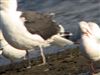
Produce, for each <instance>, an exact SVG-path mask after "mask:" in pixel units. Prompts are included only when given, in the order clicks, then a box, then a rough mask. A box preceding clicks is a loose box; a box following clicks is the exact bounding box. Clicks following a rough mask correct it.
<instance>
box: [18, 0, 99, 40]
mask: <svg viewBox="0 0 100 75" xmlns="http://www.w3.org/2000/svg"><path fill="white" fill-rule="evenodd" d="M18 10H34V11H38V12H45V13H50V12H54V13H56V16H55V19H56V21H57V22H58V23H59V24H62V25H63V26H64V27H65V29H66V30H68V31H70V32H72V33H73V34H74V35H73V37H72V39H73V40H77V39H79V38H80V32H79V24H78V23H79V22H80V21H82V20H85V21H93V22H96V23H98V24H99V25H100V0H20V1H19V8H18Z"/></svg>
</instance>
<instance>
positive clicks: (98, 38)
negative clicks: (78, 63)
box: [80, 21, 100, 73]
mask: <svg viewBox="0 0 100 75" xmlns="http://www.w3.org/2000/svg"><path fill="white" fill-rule="evenodd" d="M80 29H81V32H82V34H81V43H80V49H81V51H82V52H83V55H84V56H85V57H86V58H87V59H88V60H89V61H90V67H91V70H92V71H93V73H95V72H96V71H95V69H94V66H93V63H92V62H97V61H100V27H99V26H98V25H97V24H96V23H94V22H85V21H82V22H80Z"/></svg>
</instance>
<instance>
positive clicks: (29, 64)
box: [26, 50, 31, 69]
mask: <svg viewBox="0 0 100 75" xmlns="http://www.w3.org/2000/svg"><path fill="white" fill-rule="evenodd" d="M26 52H27V54H26V58H27V61H28V66H27V69H29V68H31V60H30V57H29V52H28V50H26Z"/></svg>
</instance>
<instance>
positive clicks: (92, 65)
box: [89, 61, 96, 75]
mask: <svg viewBox="0 0 100 75" xmlns="http://www.w3.org/2000/svg"><path fill="white" fill-rule="evenodd" d="M89 68H90V70H91V75H94V74H95V73H96V69H95V67H94V64H93V62H91V61H89Z"/></svg>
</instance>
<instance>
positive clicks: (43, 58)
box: [38, 46, 46, 66]
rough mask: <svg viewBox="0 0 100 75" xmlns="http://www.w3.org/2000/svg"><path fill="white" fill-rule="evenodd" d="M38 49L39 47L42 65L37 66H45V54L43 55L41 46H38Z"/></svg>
mask: <svg viewBox="0 0 100 75" xmlns="http://www.w3.org/2000/svg"><path fill="white" fill-rule="evenodd" d="M39 47H40V51H41V56H42V60H43V63H42V64H39V65H38V66H41V65H45V64H46V57H45V54H44V51H43V48H42V46H39Z"/></svg>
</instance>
